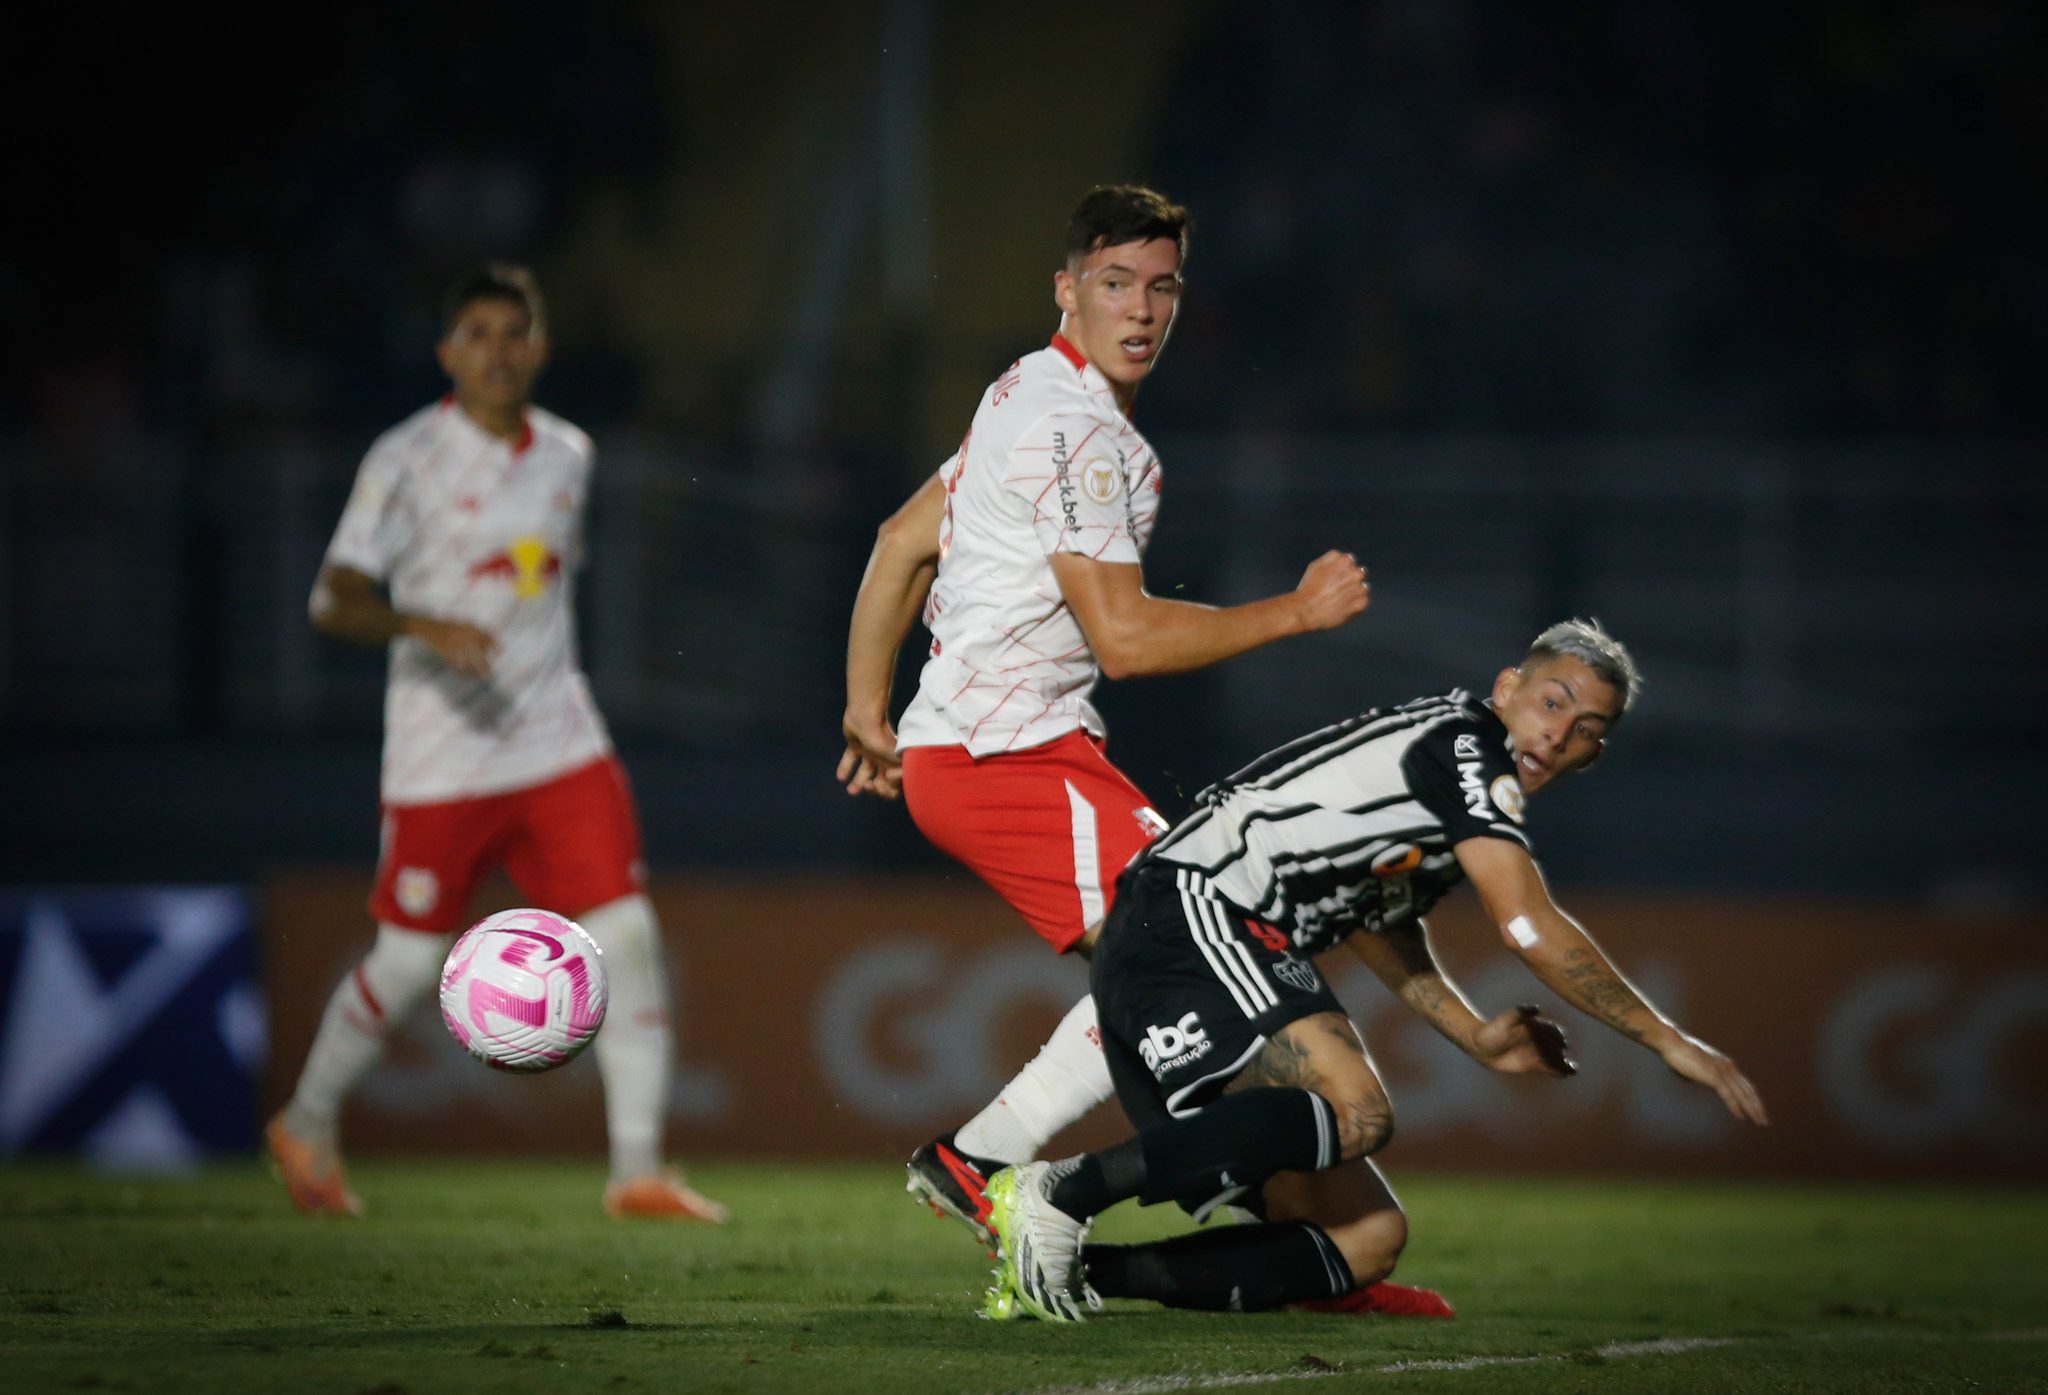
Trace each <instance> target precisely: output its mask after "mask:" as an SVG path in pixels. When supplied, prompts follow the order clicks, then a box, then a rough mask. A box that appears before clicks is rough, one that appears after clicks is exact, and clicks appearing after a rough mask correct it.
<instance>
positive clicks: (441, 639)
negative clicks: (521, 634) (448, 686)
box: [405, 615, 498, 678]
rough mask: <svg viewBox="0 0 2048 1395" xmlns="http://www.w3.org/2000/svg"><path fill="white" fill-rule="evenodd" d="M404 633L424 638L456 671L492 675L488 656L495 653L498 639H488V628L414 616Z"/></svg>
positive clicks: (474, 676) (482, 675)
mask: <svg viewBox="0 0 2048 1395" xmlns="http://www.w3.org/2000/svg"><path fill="white" fill-rule="evenodd" d="M405 632H406V633H407V634H409V635H412V636H414V637H416V638H418V639H422V640H425V641H426V644H427V647H428V648H429V649H432V650H433V651H434V652H435V653H436V654H439V655H440V656H441V662H443V663H445V664H447V665H448V667H450V668H452V669H454V670H455V671H456V672H457V673H466V674H468V675H469V676H470V677H471V678H489V677H490V676H491V655H492V654H494V653H496V652H497V649H498V641H497V640H495V639H493V638H491V632H490V631H489V630H481V629H478V628H477V627H476V626H475V625H469V624H465V623H463V622H462V621H460V620H429V619H427V618H426V617H425V616H419V615H415V616H413V617H411V618H410V619H409V620H407V621H406V625H405Z"/></svg>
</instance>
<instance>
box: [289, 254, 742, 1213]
mask: <svg viewBox="0 0 2048 1395" xmlns="http://www.w3.org/2000/svg"><path fill="white" fill-rule="evenodd" d="M444 327H445V333H444V335H443V338H442V341H441V345H440V359H441V366H442V367H443V368H444V369H446V370H447V372H448V376H449V377H450V378H451V379H452V380H453V381H454V385H455V387H454V391H453V392H451V393H450V394H449V395H448V396H447V397H445V398H443V399H442V400H441V401H440V402H439V403H437V404H436V405H434V406H431V407H427V408H425V409H423V410H422V411H419V412H416V413H415V414H414V415H413V416H411V417H410V418H408V419H407V420H406V421H404V422H402V423H400V424H399V425H398V426H396V427H394V428H393V429H391V430H390V431H387V432H385V433H384V435H383V436H381V437H379V438H378V440H377V442H376V444H375V445H373V446H372V447H371V448H370V453H369V455H368V457H367V458H365V460H364V461H363V465H362V469H361V470H360V472H359V473H358V474H357V476H356V483H355V489H354V492H353V493H351V494H350V496H349V501H348V506H347V508H346V509H345V510H344V511H343V513H342V517H341V523H340V526H339V527H337V528H336V529H335V533H334V540H333V542H332V543H330V544H329V546H328V549H327V558H326V564H325V566H323V567H322V569H321V572H320V579H319V581H318V582H317V583H316V584H315V586H314V589H313V599H312V614H313V622H314V624H315V625H317V626H318V627H319V628H320V629H322V630H325V631H326V632H327V633H329V634H332V635H335V636H337V637H339V638H342V639H347V640H352V641H355V642H357V643H361V644H374V645H384V646H388V647H389V649H390V675H389V679H388V686H387V688H386V692H385V702H384V764H383V775H382V780H381V790H380V798H381V802H382V805H383V828H382V834H383V836H382V854H381V857H380V861H379V866H378V870H377V882H376V888H375V890H374V891H373V892H372V894H371V897H370V913H371V914H372V915H373V916H374V917H375V918H376V920H377V940H376V943H375V945H374V946H373V947H372V949H371V950H370V953H369V955H368V957H367V958H365V959H364V960H363V961H362V963H360V964H358V965H357V966H356V968H355V969H354V970H353V971H352V972H351V973H349V975H348V976H347V977H346V978H344V979H343V980H342V982H341V984H340V986H339V987H337V988H336V989H335V990H334V995H333V997H332V998H330V999H329V1001H328V1004H327V1010H326V1013H325V1015H324V1016H323V1017H322V1019H321V1023H320V1030H319V1034H318V1035H317V1036H316V1037H315V1039H314V1042H313V1049H312V1051H311V1053H310V1054H309V1055H308V1057H307V1060H306V1065H305V1069H304V1070H303V1071H302V1072H301V1074H300V1076H299V1082H298V1088H297V1090H296V1091H295V1092H294V1093H293V1095H292V1099H291V1102H290V1103H289V1104H287V1105H286V1106H285V1108H284V1109H283V1110H282V1111H280V1112H279V1113H278V1115H277V1117H276V1118H274V1119H272V1120H271V1122H270V1126H269V1128H268V1130H267V1131H266V1138H267V1139H268V1141H269V1144H270V1148H271V1151H272V1153H273V1154H274V1155H275V1157H276V1158H277V1161H278V1164H279V1166H280V1169H281V1170H282V1172H283V1173H284V1177H285V1182H286V1185H287V1186H288V1187H289V1188H290V1190H291V1194H292V1200H293V1201H294V1202H296V1203H297V1204H298V1206H299V1208H300V1209H301V1210H306V1211H335V1212H343V1213H347V1214H360V1213H361V1211H362V1203H361V1202H360V1201H359V1200H358V1199H357V1198H356V1196H355V1194H354V1193H353V1192H352V1191H350V1190H349V1186H348V1180H347V1176H346V1173H345V1171H344V1169H343V1167H342V1164H341V1157H340V1150H339V1142H338V1131H337V1119H338V1115H339V1112H340V1108H341V1103H342V1100H343V1098H344V1097H345V1096H346V1094H347V1093H348V1091H349V1089H350V1088H351V1087H353V1086H354V1085H355V1083H356V1082H357V1081H358V1080H360V1079H361V1078H362V1077H363V1075H364V1074H365V1073H366V1072H367V1071H368V1070H369V1068H370V1067H371V1066H372V1065H373V1064H374V1063H375V1061H376V1059H377V1056H378V1053H379V1051H380V1049H381V1048H382V1045H383V1041H384V1036H385V1034H386V1032H387V1031H388V1029H389V1027H390V1025H391V1024H392V1023H394V1022H396V1021H397V1020H398V1019H399V1017H400V1016H402V1015H403V1014H404V1013H405V1012H406V1011H407V1010H408V1009H409V1008H411V1007H412V1006H413V1005H414V1004H415V1003H417V1002H418V1000H419V999H420V997H421V996H422V995H424V994H425V993H426V991H427V989H428V988H430V987H431V986H432V985H433V984H434V982H435V980H436V978H437V977H438V976H439V973H440V968H441V962H442V959H443V957H444V956H445V954H446V953H447V949H448V941H449V938H450V935H451V933H452V932H453V931H455V930H456V929H458V928H460V927H461V925H462V922H463V917H464V912H465V910H466V909H467V906H468V902H469V898H470V893H471V892H472V891H473V890H474V889H475V887H476V884H477V882H478V880H479V879H480V878H481V877H482V876H483V875H484V874H485V873H486V872H488V871H489V870H490V869H491V867H493V866H494V865H500V864H502V865H503V866H504V867H505V869H506V870H507V871H508V872H509V873H511V875H512V879H513V881H514V882H516V883H517V884H518V886H519V888H520V891H521V893H522V894H523V895H525V896H526V897H527V899H528V900H529V901H531V902H532V903H533V904H534V905H536V906H540V907H543V908H545V909H547V910H552V911H556V912H558V913H560V914H563V915H568V916H572V917H574V918H575V919H576V920H577V921H578V922H579V923H580V924H581V925H582V926H583V928H584V929H585V930H587V931H589V932H590V935H591V937H592V938H593V939H595V940H596V941H597V943H598V947H599V948H600V949H602V950H603V951H604V956H605V966H606V968H607V970H608V972H609V978H610V989H611V1001H610V1010H609V1012H608V1014H607V1016H606V1020H605V1029H604V1031H603V1032H601V1033H599V1035H598V1040H597V1062H598V1070H599V1074H600V1075H601V1076H602V1077H603V1080H604V1091H605V1106H606V1120H607V1124H608V1126H609V1129H610V1134H611V1152H612V1176H611V1184H610V1185H609V1187H608V1188H607V1189H606V1192H605V1207H606V1209H607V1210H609V1211H610V1212H612V1214H614V1215H661V1216H686V1217H693V1218H696V1219H701V1220H711V1221H722V1220H723V1219H724V1218H725V1211H724V1208H723V1207H721V1206H719V1205H718V1204H717V1203H716V1202H713V1201H710V1200H708V1199H707V1198H705V1197H702V1196H700V1195H698V1194H697V1193H696V1192H694V1191H692V1190H691V1189H690V1188H689V1187H688V1186H687V1185H685V1184H684V1183H683V1181H682V1180H681V1178H680V1176H679V1175H677V1174H675V1173H673V1172H664V1171H663V1170H662V1167H661V1128H662V1118H663V1113H664V1108H665V1104H666V1101H667V1098H668V1070H669V1058H670V1054H671V1048H672V1040H671V1033H670V1027H669V1005H668V976H667V972H666V969H665V967H664V964H663V960H662V949H661V927H660V926H659V924H657V923H656V920H655V916H654V908H653V906H652V905H651V904H650V903H649V902H648V899H647V896H646V894H645V892H644V889H643V886H642V880H643V876H644V869H643V866H642V863H641V858H640V829H639V820H638V816H637V815H636V814H635V812H634V808H633V796H632V792H631V790H630V789H629V788H628V785H627V782H626V772H625V769H624V768H623V767H622V766H621V765H620V764H619V760H618V757H617V756H616V755H614V754H613V752H612V744H611V738H610V736H609V735H608V734H607V733H606V731H605V725H604V719H603V718H602V717H600V716H599V715H598V711H597V706H596V704H595V703H594V702H592V701H591V697H590V687H589V685H588V684H587V683H586V682H585V681H584V678H583V674H582V672H581V671H580V670H579V669H578V667H577V663H576V632H575V624H574V617H575V608H574V599H573V593H572V588H571V577H572V576H573V574H574V572H575V570H576V568H577V566H578V565H579V564H580V563H581V561H582V523H583V504H584V498H585V495H586V492H587V490H588V486H589V480H590V467H591V459H592V452H591V445H590V438H589V437H587V436H585V435H584V434H583V433H582V432H581V431H579V430H577V429H576V428H575V427H574V426H571V425H570V424H569V423H568V422H566V421H563V420H562V419H561V418H560V417H556V416H553V415H550V414H549V413H547V412H544V411H542V410H540V409H539V408H538V407H535V406H533V405H532V404H531V403H530V401H529V400H528V399H529V395H530V393H531V391H532V387H533V380H534V377H535V376H536V375H537V374H538V373H539V371H540V369H541V367H542V365H543V364H544V363H545V362H546V358H547V335H546V321H545V317H544V313H543V307H542V304H541V299H540V291H539V288H538V287H537V286H536V285H535V284H534V280H533V277H532V274H531V273H530V272H528V271H526V270H525V269H524V268H523V267H512V266H504V265H500V264H492V265H490V266H487V267H483V268H480V269H478V270H477V271H475V272H473V273H471V274H470V275H468V276H466V277H464V278H463V279H462V280H461V281H460V282H458V283H457V285H456V287H455V289H454V291H453V292H452V293H451V294H450V296H449V300H448V305H447V313H446V317H445V326H444ZM380 584H381V585H382V586H383V587H385V588H387V589H388V592H389V599H388V600H387V599H386V598H385V597H384V596H383V595H380V594H379V591H378V588H379V586H380Z"/></svg>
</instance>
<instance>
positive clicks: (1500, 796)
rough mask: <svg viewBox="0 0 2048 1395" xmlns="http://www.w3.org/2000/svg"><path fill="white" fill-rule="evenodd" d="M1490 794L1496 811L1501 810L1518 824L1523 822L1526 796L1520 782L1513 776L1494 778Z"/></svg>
mask: <svg viewBox="0 0 2048 1395" xmlns="http://www.w3.org/2000/svg"><path fill="white" fill-rule="evenodd" d="M1488 793H1490V794H1491V795H1492V796H1493V804H1494V807H1495V808H1496V809H1499V810H1500V811H1501V812H1502V813H1503V814H1506V815H1507V816H1508V817H1509V818H1511V819H1513V820H1514V821H1515V822H1516V823H1520V822H1521V821H1522V800H1523V798H1524V796H1523V794H1522V782H1521V781H1520V780H1517V779H1516V778H1515V777H1514V776H1512V775H1497V776H1495V777H1494V781H1493V787H1492V788H1491V789H1490V790H1489V791H1488Z"/></svg>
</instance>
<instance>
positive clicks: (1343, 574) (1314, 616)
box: [1052, 552, 1372, 678]
mask: <svg viewBox="0 0 2048 1395" xmlns="http://www.w3.org/2000/svg"><path fill="white" fill-rule="evenodd" d="M1052 570H1053V575H1054V576H1055V577H1057V578H1058V579H1059V583H1060V594H1061V595H1062V596H1063V597H1065V598H1066V602H1067V606H1068V608H1069V609H1071V610H1072V611H1073V612H1074V617H1075V618H1076V619H1077V620H1079V621H1080V622H1081V629H1082V631H1083V632H1084V633H1085V634H1086V635H1087V636H1088V647H1089V648H1090V649H1092V650H1093V651H1094V653H1095V661H1096V662H1097V663H1098V664H1100V665H1101V666H1102V671H1103V673H1104V674H1106V675H1107V676H1109V677H1111V678H1138V677H1143V676H1146V675H1149V674H1160V673H1182V672H1185V671H1186V670H1188V669H1194V668H1206V667H1208V666H1209V665H1210V664H1214V663H1221V662H1222V661H1223V660H1225V659H1229V658H1235V657H1236V656H1237V655H1239V654H1242V653H1244V652H1245V651H1247V650H1250V649H1257V648H1258V647H1259V646H1260V645H1263V644H1271V643H1272V642H1273V641H1274V640H1276V639H1284V638H1286V637H1287V636H1288V635H1298V634H1305V633H1307V632H1308V631H1310V630H1334V629H1336V628H1337V627H1338V626H1339V625H1342V624H1344V623H1345V622H1346V621H1348V620H1350V619H1351V618H1352V617H1353V616H1355V615H1358V614H1360V613H1361V612H1362V611H1364V610H1365V608H1366V607H1367V606H1368V605H1370V604H1371V603H1372V588H1371V587H1370V586H1368V585H1367V584H1366V580H1365V568H1364V567H1361V566H1359V565H1358V559H1357V558H1355V557H1353V556H1352V555H1351V554H1350V553H1348V552H1325V553H1324V554H1323V555H1322V556H1320V557H1318V558H1316V560H1315V561H1313V562H1311V563H1309V567H1308V570H1307V571H1306V572H1304V573H1303V574H1302V578H1301V584H1300V585H1299V586H1297V587H1295V588H1294V589H1293V590H1292V591H1289V592H1288V593H1287V594H1286V595H1284V596H1269V597H1267V598H1266V599H1265V600H1263V601H1253V602H1251V603H1250V604H1249V605H1234V606H1226V607H1221V608H1219V607H1216V606H1207V605H1198V604H1196V603H1195V602H1192V601H1169V600H1162V599H1161V598H1159V597H1158V596H1154V595H1150V594H1148V593H1147V592H1146V590H1145V577H1144V573H1143V571H1142V570H1141V569H1140V568H1139V567H1138V566H1137V565H1136V564H1135V563H1131V562H1098V561H1096V560H1095V559H1093V558H1091V557H1083V556H1081V555H1080V554H1078V553H1073V552H1059V553H1054V554H1053V557H1052Z"/></svg>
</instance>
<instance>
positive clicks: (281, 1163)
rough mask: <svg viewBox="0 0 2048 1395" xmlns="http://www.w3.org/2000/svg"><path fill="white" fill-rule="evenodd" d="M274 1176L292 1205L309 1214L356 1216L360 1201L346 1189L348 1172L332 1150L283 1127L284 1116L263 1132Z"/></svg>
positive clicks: (360, 1208) (277, 1118) (361, 1205)
mask: <svg viewBox="0 0 2048 1395" xmlns="http://www.w3.org/2000/svg"><path fill="white" fill-rule="evenodd" d="M263 1141H264V1142H265V1143H267V1144H269V1145H270V1156H271V1157H272V1158H274V1159H275V1160H276V1161H277V1173H278V1176H279V1177H281V1178H283V1179H284V1185H285V1190H286V1191H288V1192H290V1193H291V1194H292V1205H294V1206H296V1207H298V1208H299V1209H300V1210H301V1211H304V1212H307V1213H308V1214H311V1215H330V1216H360V1215H362V1214H363V1202H362V1198H360V1197H358V1196H357V1195H356V1194H355V1193H354V1192H352V1191H350V1190H349V1186H348V1172H347V1170H346V1169H344V1168H343V1167H342V1165H341V1158H340V1157H339V1156H337V1155H336V1153H335V1151H334V1149H333V1148H331V1147H328V1148H323V1147H321V1146H320V1145H318V1144H316V1143H312V1142H310V1141H308V1140H306V1139H303V1138H300V1137H299V1136H298V1135H297V1134H295V1133H293V1132H292V1131H291V1130H290V1129H288V1128H286V1127H285V1123H284V1115H283V1114H279V1115H277V1117H275V1118H274V1119H272V1120H271V1121H270V1123H269V1125H268V1126H266V1127H265V1128H264V1130H263Z"/></svg>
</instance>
